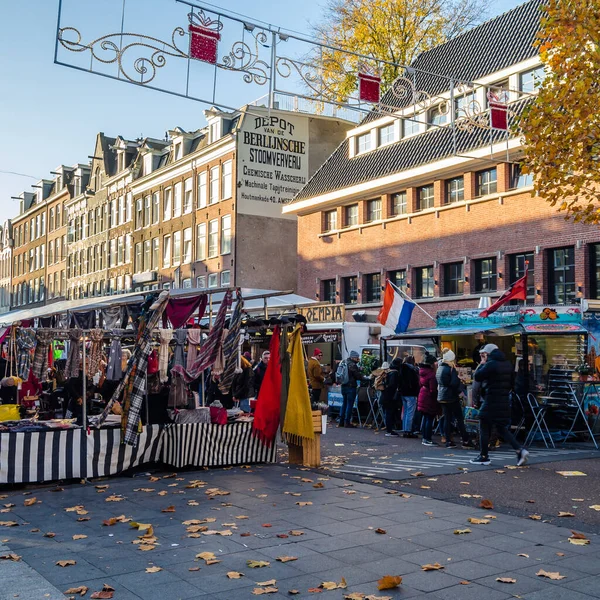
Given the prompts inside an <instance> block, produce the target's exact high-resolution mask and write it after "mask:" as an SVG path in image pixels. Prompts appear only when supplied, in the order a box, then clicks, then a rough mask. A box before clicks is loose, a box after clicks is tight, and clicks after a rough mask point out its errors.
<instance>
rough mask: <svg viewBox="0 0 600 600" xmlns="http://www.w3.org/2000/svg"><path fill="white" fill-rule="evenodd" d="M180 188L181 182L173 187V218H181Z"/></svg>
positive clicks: (181, 201) (181, 200)
mask: <svg viewBox="0 0 600 600" xmlns="http://www.w3.org/2000/svg"><path fill="white" fill-rule="evenodd" d="M182 187H183V186H182V184H181V181H179V182H177V183H176V184H175V185H174V186H173V218H177V217H180V216H181V209H182V207H183V198H182Z"/></svg>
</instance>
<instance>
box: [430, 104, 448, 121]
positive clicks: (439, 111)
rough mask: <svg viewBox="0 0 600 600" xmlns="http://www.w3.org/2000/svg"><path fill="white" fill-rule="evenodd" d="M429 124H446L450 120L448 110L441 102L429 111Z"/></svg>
mask: <svg viewBox="0 0 600 600" xmlns="http://www.w3.org/2000/svg"><path fill="white" fill-rule="evenodd" d="M428 118H429V125H445V124H446V123H447V122H448V112H447V110H446V111H445V110H444V107H443V106H442V105H441V104H440V105H439V106H435V107H434V108H432V109H431V110H430V111H429V115H428Z"/></svg>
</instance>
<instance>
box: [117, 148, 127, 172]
mask: <svg viewBox="0 0 600 600" xmlns="http://www.w3.org/2000/svg"><path fill="white" fill-rule="evenodd" d="M117 167H118V170H119V171H123V170H124V169H125V152H124V151H123V150H121V151H120V152H119V156H118V163H117Z"/></svg>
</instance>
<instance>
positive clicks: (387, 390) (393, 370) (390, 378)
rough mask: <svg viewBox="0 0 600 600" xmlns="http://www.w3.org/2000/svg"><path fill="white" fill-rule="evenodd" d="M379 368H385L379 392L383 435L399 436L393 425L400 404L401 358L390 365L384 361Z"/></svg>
mask: <svg viewBox="0 0 600 600" xmlns="http://www.w3.org/2000/svg"><path fill="white" fill-rule="evenodd" d="M381 368H382V369H386V368H387V371H386V373H385V384H384V389H383V391H382V392H381V406H382V407H383V410H384V413H385V437H399V435H398V433H396V431H394V427H395V426H396V417H397V415H398V408H399V407H400V406H401V404H402V398H401V396H400V393H399V385H400V370H401V369H402V359H400V358H395V359H394V360H393V361H392V364H391V365H390V364H388V363H387V362H384V363H383V365H381Z"/></svg>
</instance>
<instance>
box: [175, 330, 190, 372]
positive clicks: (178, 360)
mask: <svg viewBox="0 0 600 600" xmlns="http://www.w3.org/2000/svg"><path fill="white" fill-rule="evenodd" d="M173 339H174V340H175V355H174V356H173V366H175V365H181V366H182V367H183V366H184V365H185V341H186V340H187V329H177V330H175V335H174V336H173Z"/></svg>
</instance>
